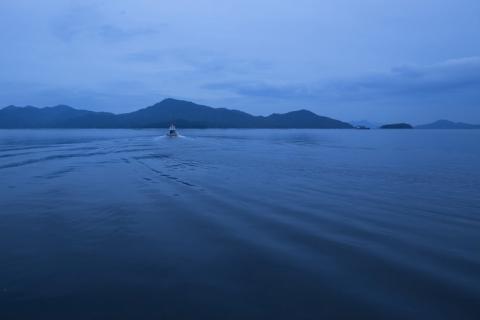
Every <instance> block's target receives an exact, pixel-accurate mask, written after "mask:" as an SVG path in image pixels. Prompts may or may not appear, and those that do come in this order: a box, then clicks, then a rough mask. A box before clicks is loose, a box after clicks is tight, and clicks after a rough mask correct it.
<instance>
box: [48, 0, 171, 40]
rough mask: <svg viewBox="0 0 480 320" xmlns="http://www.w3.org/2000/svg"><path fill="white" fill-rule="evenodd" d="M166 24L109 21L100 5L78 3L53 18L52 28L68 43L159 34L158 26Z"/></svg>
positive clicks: (55, 34)
mask: <svg viewBox="0 0 480 320" xmlns="http://www.w3.org/2000/svg"><path fill="white" fill-rule="evenodd" d="M165 26H166V24H161V23H157V24H156V25H155V27H152V26H135V25H130V24H129V23H127V22H126V21H125V23H124V24H120V23H118V22H116V21H109V19H108V16H106V15H104V14H103V13H102V10H101V7H100V6H98V5H95V4H76V5H74V6H72V7H71V8H70V9H69V10H67V11H66V12H62V14H60V15H58V16H57V17H56V18H55V19H53V21H52V23H51V30H52V33H53V35H54V36H55V37H56V38H58V39H59V40H61V41H63V42H67V43H68V42H72V41H74V40H78V39H92V38H93V39H99V40H101V41H105V42H119V41H127V40H130V39H134V38H138V37H147V36H152V35H157V34H158V33H159V30H158V28H159V27H165Z"/></svg>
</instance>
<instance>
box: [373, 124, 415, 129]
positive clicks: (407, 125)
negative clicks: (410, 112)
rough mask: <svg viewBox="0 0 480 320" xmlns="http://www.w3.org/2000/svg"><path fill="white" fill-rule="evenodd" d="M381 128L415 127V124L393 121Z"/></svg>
mask: <svg viewBox="0 0 480 320" xmlns="http://www.w3.org/2000/svg"><path fill="white" fill-rule="evenodd" d="M380 129H413V126H412V125H410V124H408V123H392V124H385V125H383V126H381V127H380Z"/></svg>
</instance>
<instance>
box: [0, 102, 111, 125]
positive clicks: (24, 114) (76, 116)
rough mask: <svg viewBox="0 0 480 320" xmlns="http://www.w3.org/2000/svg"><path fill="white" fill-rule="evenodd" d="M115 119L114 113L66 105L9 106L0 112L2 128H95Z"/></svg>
mask: <svg viewBox="0 0 480 320" xmlns="http://www.w3.org/2000/svg"><path fill="white" fill-rule="evenodd" d="M114 117H115V115H114V114H112V113H106V112H93V111H87V110H78V109H74V108H72V107H69V106H65V105H58V106H55V107H46V108H35V107H32V106H27V107H23V108H21V107H15V106H8V107H6V108H3V109H1V110H0V128H72V127H85V128H93V127H100V126H102V125H104V124H106V123H108V122H109V121H110V120H111V119H113V118H114Z"/></svg>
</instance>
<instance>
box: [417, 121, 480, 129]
mask: <svg viewBox="0 0 480 320" xmlns="http://www.w3.org/2000/svg"><path fill="white" fill-rule="evenodd" d="M415 128H416V129H480V125H478V124H477V125H475V124H468V123H463V122H453V121H449V120H438V121H435V122H432V123H429V124H423V125H419V126H416V127H415Z"/></svg>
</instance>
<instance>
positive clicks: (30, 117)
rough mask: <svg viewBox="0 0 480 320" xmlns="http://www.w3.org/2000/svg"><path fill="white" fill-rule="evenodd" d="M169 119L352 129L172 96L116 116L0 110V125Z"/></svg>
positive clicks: (62, 109)
mask: <svg viewBox="0 0 480 320" xmlns="http://www.w3.org/2000/svg"><path fill="white" fill-rule="evenodd" d="M172 122H173V123H175V124H176V125H177V126H178V127H181V128H319V129H321V128H338V129H342V128H347V129H348V128H352V126H351V125H350V124H348V123H346V122H342V121H339V120H335V119H331V118H327V117H322V116H319V115H317V114H315V113H313V112H311V111H308V110H298V111H292V112H288V113H284V114H276V113H274V114H272V115H269V116H267V117H264V116H253V115H251V114H248V113H246V112H242V111H238V110H230V109H225V108H212V107H208V106H203V105H198V104H195V103H193V102H188V101H183V100H175V99H165V100H163V101H161V102H159V103H157V104H154V105H152V106H150V107H147V108H143V109H140V110H137V111H135V112H130V113H123V114H118V115H116V114H113V113H107V112H94V111H88V110H78V109H74V108H72V107H69V106H64V105H59V106H55V107H46V108H36V107H32V106H28V107H15V106H9V107H6V108H3V109H1V110H0V128H165V127H168V125H169V124H170V123H172Z"/></svg>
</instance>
